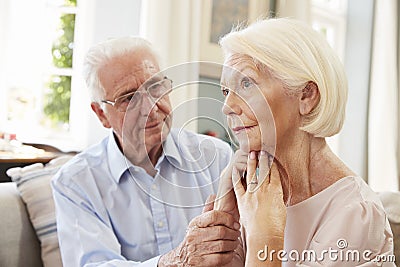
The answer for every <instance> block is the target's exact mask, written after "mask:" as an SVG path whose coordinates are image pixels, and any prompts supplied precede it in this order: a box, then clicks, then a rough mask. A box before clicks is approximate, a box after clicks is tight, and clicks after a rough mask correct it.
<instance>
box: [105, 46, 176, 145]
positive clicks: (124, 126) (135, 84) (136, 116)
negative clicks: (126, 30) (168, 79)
mask: <svg viewBox="0 0 400 267" xmlns="http://www.w3.org/2000/svg"><path fill="white" fill-rule="evenodd" d="M159 71H160V70H159V66H158V64H157V60H156V58H155V57H154V56H153V55H152V54H151V53H150V52H149V51H148V50H146V49H142V50H136V51H134V52H130V53H128V54H124V55H122V56H119V57H116V58H114V59H112V60H110V61H109V62H108V63H106V64H105V65H103V66H102V67H101V68H100V69H99V73H98V75H99V78H100V82H101V84H102V85H103V87H104V100H109V101H115V99H117V98H119V97H120V96H123V95H126V94H128V93H131V92H136V91H137V93H136V95H135V99H139V100H138V101H137V102H136V103H135V104H134V105H133V104H132V103H131V104H130V105H129V106H128V108H127V109H126V110H125V111H124V110H122V111H121V110H118V109H117V107H116V106H112V105H106V106H105V108H104V115H105V117H106V121H107V122H108V123H109V126H110V127H111V128H113V129H114V132H115V133H116V135H117V137H118V140H119V143H120V145H121V146H122V147H124V148H125V145H126V144H123V143H130V144H135V145H140V146H142V147H143V145H145V147H146V151H147V152H149V151H151V150H152V149H154V148H157V147H159V146H160V145H161V143H162V142H163V141H164V140H165V138H166V136H167V135H168V133H169V130H170V127H171V116H170V113H171V111H172V108H171V103H170V100H169V97H168V94H166V95H165V96H163V97H162V98H160V99H158V100H157V101H156V100H155V99H153V98H151V97H150V96H149V94H147V93H146V90H145V88H144V87H147V86H148V85H149V83H153V82H157V81H160V80H162V79H163V76H162V75H160V74H159ZM155 74H157V75H155ZM154 75H155V76H154ZM149 78H151V82H150V81H147V80H148V79H149ZM146 81H147V82H146ZM145 82H146V83H145ZM144 83H145V85H143V84H144ZM142 85H143V86H142ZM141 86H142V87H141ZM103 125H105V123H104V122H103Z"/></svg>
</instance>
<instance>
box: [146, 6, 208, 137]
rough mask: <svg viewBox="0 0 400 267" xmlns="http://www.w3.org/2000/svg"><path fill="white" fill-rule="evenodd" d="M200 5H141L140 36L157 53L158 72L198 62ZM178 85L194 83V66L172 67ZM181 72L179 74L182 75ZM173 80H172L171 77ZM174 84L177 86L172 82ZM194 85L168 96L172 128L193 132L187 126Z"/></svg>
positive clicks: (193, 109)
mask: <svg viewBox="0 0 400 267" xmlns="http://www.w3.org/2000/svg"><path fill="white" fill-rule="evenodd" d="M201 19H202V17H201V1H182V0H163V1H159V0H145V1H142V7H141V21H140V35H141V36H142V37H144V38H146V39H147V40H149V41H150V42H151V43H152V44H153V45H154V48H155V50H157V51H158V53H159V56H160V62H161V66H160V67H161V70H163V69H165V68H170V69H169V70H170V71H171V67H172V66H174V65H176V64H182V63H185V62H193V61H198V60H199V53H200V50H199V49H200V47H199V40H200V34H201ZM175 69H176V71H179V72H180V74H179V79H182V81H198V79H199V70H198V69H196V64H189V65H187V67H182V66H180V67H175ZM182 72H183V73H182ZM171 78H173V77H171ZM174 84H179V81H177V80H175V81H174ZM197 97H198V88H197V84H193V85H191V86H190V87H187V86H186V87H185V88H177V90H176V91H175V93H174V91H173V92H172V93H171V94H170V99H171V102H172V106H173V108H174V110H175V111H177V112H175V113H174V116H173V117H174V119H173V126H174V127H178V128H179V127H182V126H184V127H185V128H186V129H190V130H193V131H197V123H188V122H190V121H192V120H193V119H194V118H195V117H196V116H197V106H196V105H197V104H196V103H197V102H196V101H191V100H193V99H196V98H197Z"/></svg>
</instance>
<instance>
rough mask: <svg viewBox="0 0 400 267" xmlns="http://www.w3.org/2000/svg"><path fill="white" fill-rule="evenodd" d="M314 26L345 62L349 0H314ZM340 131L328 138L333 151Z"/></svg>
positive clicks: (337, 151) (312, 14)
mask: <svg viewBox="0 0 400 267" xmlns="http://www.w3.org/2000/svg"><path fill="white" fill-rule="evenodd" d="M311 24H312V27H313V28H314V29H315V30H316V31H319V32H321V33H322V34H323V35H324V36H325V37H326V39H327V41H328V43H329V44H330V45H331V47H332V48H333V49H334V50H335V51H336V53H337V55H338V56H339V58H340V59H341V61H342V63H343V64H344V57H345V44H346V24H347V0H312V2H311ZM339 138H340V133H339V134H337V135H335V136H333V137H329V138H327V142H328V144H329V146H330V147H331V149H332V151H333V152H335V153H336V154H338V153H339Z"/></svg>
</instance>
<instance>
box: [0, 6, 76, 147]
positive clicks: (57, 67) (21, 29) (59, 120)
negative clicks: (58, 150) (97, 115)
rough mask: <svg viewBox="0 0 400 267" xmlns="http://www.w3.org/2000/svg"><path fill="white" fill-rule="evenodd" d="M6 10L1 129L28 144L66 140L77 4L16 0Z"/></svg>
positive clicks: (0, 86)
mask: <svg viewBox="0 0 400 267" xmlns="http://www.w3.org/2000/svg"><path fill="white" fill-rule="evenodd" d="M6 8H7V9H6V10H3V13H2V14H1V15H5V14H7V16H4V17H3V21H2V22H4V23H2V26H0V28H2V29H0V33H1V32H3V35H2V36H0V37H2V40H4V44H3V46H4V47H2V46H0V48H3V49H4V50H5V53H4V54H2V55H3V57H4V60H2V63H0V65H1V64H2V65H1V66H0V72H2V73H1V74H0V77H1V78H3V82H2V83H0V98H1V99H2V100H1V103H0V105H1V106H2V108H1V109H0V131H2V132H8V133H16V134H17V138H18V139H20V140H22V141H24V140H27V141H29V142H47V143H49V142H48V141H49V139H58V140H61V139H67V138H68V137H69V130H70V129H69V128H70V127H69V115H70V99H71V82H72V80H73V73H74V72H73V68H74V64H73V61H74V60H73V58H74V56H73V52H74V33H75V21H76V16H77V14H78V3H77V0H41V1H29V0H13V1H8V4H7V5H6ZM0 13H1V12H0ZM3 25H4V26H3Z"/></svg>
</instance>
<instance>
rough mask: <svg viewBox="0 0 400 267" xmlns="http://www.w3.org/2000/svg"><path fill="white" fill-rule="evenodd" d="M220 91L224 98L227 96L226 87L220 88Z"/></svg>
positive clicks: (227, 90)
mask: <svg viewBox="0 0 400 267" xmlns="http://www.w3.org/2000/svg"><path fill="white" fill-rule="evenodd" d="M221 91H222V94H223V95H224V96H227V95H228V94H229V89H228V88H226V87H222V88H221Z"/></svg>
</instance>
